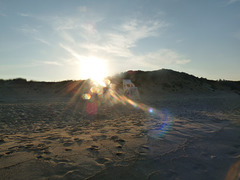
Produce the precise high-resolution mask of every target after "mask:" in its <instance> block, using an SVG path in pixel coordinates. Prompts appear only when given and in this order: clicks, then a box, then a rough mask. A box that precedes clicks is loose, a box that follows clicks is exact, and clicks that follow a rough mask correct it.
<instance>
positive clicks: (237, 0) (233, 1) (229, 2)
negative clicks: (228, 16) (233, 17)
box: [227, 0, 240, 4]
mask: <svg viewBox="0 0 240 180" xmlns="http://www.w3.org/2000/svg"><path fill="white" fill-rule="evenodd" d="M236 2H240V0H228V1H227V3H228V4H234V3H236Z"/></svg>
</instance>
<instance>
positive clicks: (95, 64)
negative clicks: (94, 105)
mask: <svg viewBox="0 0 240 180" xmlns="http://www.w3.org/2000/svg"><path fill="white" fill-rule="evenodd" d="M80 63H81V78H82V79H91V80H92V81H94V82H96V83H98V84H99V85H103V86H104V82H103V80H104V78H105V77H106V75H107V68H106V63H105V61H104V60H102V59H100V58H97V57H89V58H84V59H82V60H81V62H80Z"/></svg>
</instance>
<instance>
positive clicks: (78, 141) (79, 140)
mask: <svg viewBox="0 0 240 180" xmlns="http://www.w3.org/2000/svg"><path fill="white" fill-rule="evenodd" d="M74 141H75V142H77V144H78V145H79V146H80V145H81V144H82V143H83V140H82V139H79V138H74Z"/></svg>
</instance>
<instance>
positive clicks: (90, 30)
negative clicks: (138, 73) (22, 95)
mask: <svg viewBox="0 0 240 180" xmlns="http://www.w3.org/2000/svg"><path fill="white" fill-rule="evenodd" d="M0 22H1V26H0V79H9V78H17V77H23V78H26V79H28V80H44V81H60V80H67V79H81V78H86V77H84V76H83V74H81V71H83V68H84V67H82V66H83V64H84V62H86V61H89V62H90V61H91V59H93V58H94V59H95V60H96V61H97V60H100V61H104V63H105V66H106V69H107V72H106V75H113V74H116V73H119V72H123V71H127V70H146V71H149V70H157V69H161V68H168V69H173V70H177V71H183V72H187V73H189V74H193V75H196V76H198V77H205V78H208V79H228V80H240V70H239V69H240V0H201V1H200V0H131V1H129V0H126V1H125V0H121V1H114V0H101V1H100V0H88V1H87V0H68V1H66V0H41V1H38V0H21V1H20V0H0ZM92 64H93V65H92V66H94V61H93V63H92ZM98 64H99V63H96V66H98ZM88 68H89V67H88ZM94 68H95V69H96V67H94ZM85 70H86V69H85ZM91 72H92V71H91Z"/></svg>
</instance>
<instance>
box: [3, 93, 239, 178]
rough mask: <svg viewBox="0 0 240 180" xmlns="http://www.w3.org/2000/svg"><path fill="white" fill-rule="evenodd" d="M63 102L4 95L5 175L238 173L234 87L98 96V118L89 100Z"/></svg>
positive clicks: (196, 175) (210, 175)
mask: <svg viewBox="0 0 240 180" xmlns="http://www.w3.org/2000/svg"><path fill="white" fill-rule="evenodd" d="M35 97H37V95H35ZM47 97H48V96H47ZM61 97H62V96H61ZM33 99H34V98H33ZM56 99H57V100H56ZM56 99H54V98H53V99H51V101H50V100H49V99H48V98H45V99H44V98H43V99H40V100H38V99H37V98H35V99H34V101H30V98H29V100H28V101H25V100H24V99H18V101H15V102H13V100H12V99H10V100H9V99H7V98H5V99H4V97H2V102H1V103H0V177H1V179H174V180H175V179H184V180H188V179H189V180H190V179H196V180H197V179H199V180H200V179H211V180H212V179H216V180H219V179H225V178H226V179H238V178H239V168H240V167H239V165H240V163H239V161H240V121H239V119H240V96H239V95H238V94H237V93H235V92H232V91H218V92H212V93H210V92H208V93H199V92H198V95H197V96H196V93H192V94H189V93H187V94H182V93H170V94H165V95H162V94H147V93H145V94H142V95H141V100H138V101H134V102H135V103H131V102H133V101H129V102H130V103H127V101H124V102H123V101H117V100H115V101H114V103H110V102H109V101H103V100H101V101H100V100H99V103H98V106H97V108H98V109H97V114H95V115H91V114H88V113H87V112H86V104H87V103H88V101H86V100H83V99H82V98H78V97H75V99H74V101H73V96H64V98H56ZM8 100H9V101H8Z"/></svg>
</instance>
